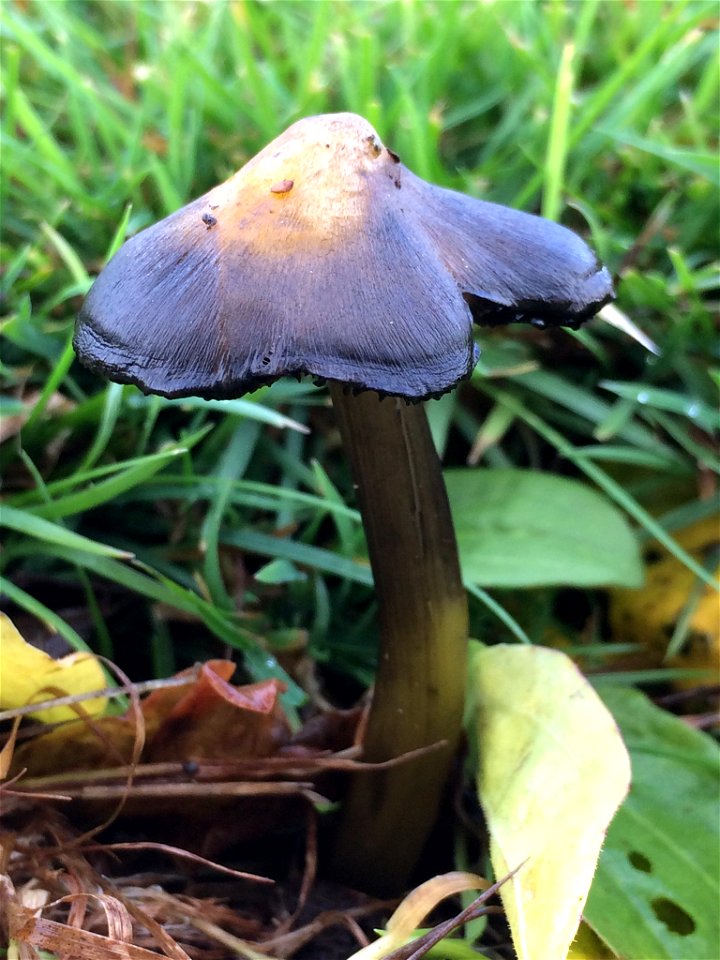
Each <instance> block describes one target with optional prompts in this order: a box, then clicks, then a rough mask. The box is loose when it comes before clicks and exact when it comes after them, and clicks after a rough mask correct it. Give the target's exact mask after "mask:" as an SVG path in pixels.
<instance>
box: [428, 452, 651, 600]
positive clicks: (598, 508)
mask: <svg viewBox="0 0 720 960" xmlns="http://www.w3.org/2000/svg"><path fill="white" fill-rule="evenodd" d="M445 482H446V484H447V489H448V496H449V498H450V506H451V509H452V514H453V519H454V521H455V527H456V532H457V538H458V547H459V550H460V561H461V564H462V571H463V576H464V578H465V579H466V580H467V581H469V582H471V583H476V584H480V585H481V586H485V587H537V586H547V585H549V584H569V585H572V586H586V587H587V586H598V585H605V584H621V585H622V586H626V587H637V586H639V585H640V584H641V583H642V576H643V574H642V564H641V561H640V553H639V549H638V544H637V541H636V539H635V536H634V534H633V533H632V531H631V529H630V527H629V526H628V523H627V521H626V520H625V518H624V517H623V515H622V514H621V513H620V512H619V511H618V510H617V508H616V507H614V506H613V505H612V504H611V503H609V501H608V500H607V499H606V498H605V497H604V496H603V495H602V494H600V493H598V492H597V491H595V490H593V489H592V488H591V487H589V486H587V485H586V484H584V483H581V482H580V481H577V480H569V479H567V478H565V477H557V476H555V475H553V474H549V473H540V472H538V471H533V470H514V469H498V470H467V469H459V470H447V471H446V472H445Z"/></svg>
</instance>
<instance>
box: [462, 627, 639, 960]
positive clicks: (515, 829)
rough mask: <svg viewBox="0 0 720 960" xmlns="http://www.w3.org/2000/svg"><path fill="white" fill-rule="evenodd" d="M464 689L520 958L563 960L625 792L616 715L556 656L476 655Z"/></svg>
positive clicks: (476, 651)
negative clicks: (604, 843) (611, 822)
mask: <svg viewBox="0 0 720 960" xmlns="http://www.w3.org/2000/svg"><path fill="white" fill-rule="evenodd" d="M468 677H469V686H468V707H469V723H468V732H469V736H470V740H471V744H472V745H473V747H474V748H475V752H476V756H477V757H478V760H477V764H476V776H477V789H478V796H479V799H480V804H481V806H482V808H483V811H484V813H485V818H486V820H487V825H488V830H489V833H490V856H491V858H492V863H493V869H494V871H495V876H496V877H501V876H504V875H505V874H507V873H509V872H510V871H516V872H515V873H514V875H513V876H512V877H511V878H510V879H509V880H508V881H507V883H505V884H503V886H502V887H501V889H500V895H501V897H502V901H503V906H504V907H505V912H506V914H507V918H508V923H509V925H510V930H511V932H512V938H513V943H514V945H515V950H516V952H517V956H518V958H519V960H549V958H553V960H564V958H565V957H566V956H567V954H568V950H569V948H570V944H571V942H572V940H573V938H574V936H575V934H576V932H577V929H578V925H579V923H580V919H581V914H582V909H583V905H584V904H585V900H586V897H587V895H588V890H589V888H590V884H591V882H592V878H593V874H594V872H595V866H596V863H597V859H598V855H599V853H600V848H601V846H602V842H603V840H604V837H605V831H606V830H607V827H608V823H609V822H610V820H611V819H612V817H613V814H614V813H615V811H616V810H617V808H618V806H619V805H620V804H621V803H622V801H623V798H624V797H625V796H626V794H627V791H628V788H629V786H630V759H629V757H628V754H627V750H626V749H625V746H624V744H623V742H622V737H621V736H620V732H619V730H618V728H617V725H616V723H615V721H614V719H613V717H612V714H611V713H610V711H609V710H608V709H607V707H606V706H605V705H604V704H603V702H602V700H601V699H600V697H599V696H598V695H597V693H596V692H595V691H594V690H593V688H592V686H591V685H590V683H589V682H588V681H587V680H586V679H585V677H583V675H582V674H581V673H580V671H579V670H578V668H577V667H576V666H575V664H574V663H573V662H572V660H571V659H570V658H569V657H568V656H566V655H565V654H564V653H561V652H560V651H558V650H549V649H547V648H545V647H539V646H524V645H523V646H521V645H512V644H498V645H496V646H492V647H483V646H481V645H480V644H473V648H472V650H471V657H470V669H469V675H468ZM647 956H651V955H650V954H648V955H647Z"/></svg>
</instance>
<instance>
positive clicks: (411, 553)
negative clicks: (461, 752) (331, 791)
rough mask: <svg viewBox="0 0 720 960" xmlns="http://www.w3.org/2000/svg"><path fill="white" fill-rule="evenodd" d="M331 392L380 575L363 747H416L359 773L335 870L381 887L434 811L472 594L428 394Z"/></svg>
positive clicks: (460, 685) (395, 751)
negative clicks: (417, 398) (421, 400)
mask: <svg viewBox="0 0 720 960" xmlns="http://www.w3.org/2000/svg"><path fill="white" fill-rule="evenodd" d="M330 392H331V395H332V399H333V404H334V406H335V409H336V412H337V417H338V421H339V424H340V430H341V432H342V435H343V440H344V442H345V445H346V448H347V451H348V453H349V456H350V461H351V465H352V471H353V475H354V479H355V483H356V485H357V496H358V501H359V504H360V510H361V513H362V517H363V523H364V527H365V534H366V538H367V544H368V552H369V556H370V564H371V566H372V570H373V575H374V578H375V591H376V595H377V599H378V606H379V609H378V621H379V632H380V655H379V663H378V671H377V676H376V681H375V691H374V695H373V700H372V705H371V708H370V713H369V717H368V723H367V730H366V734H365V738H364V741H363V759H364V760H366V761H368V762H382V761H385V760H390V759H392V758H394V757H399V756H401V755H402V754H404V753H407V752H408V751H411V750H417V749H418V748H421V747H427V746H430V745H432V744H437V743H438V742H440V741H442V746H441V747H439V748H437V747H436V748H435V749H433V750H431V751H429V752H428V753H427V754H424V755H423V756H421V757H417V758H414V759H412V760H409V761H404V762H400V763H398V764H395V765H393V766H391V767H388V768H386V769H384V770H376V771H371V772H363V773H359V774H356V775H355V777H354V779H353V780H352V782H351V785H350V789H349V793H348V797H347V800H346V802H345V806H344V808H343V813H342V815H341V821H340V824H339V828H338V835H337V838H336V844H335V848H334V851H333V856H334V863H335V870H336V873H338V874H341V875H342V877H343V879H344V880H345V881H346V882H351V883H354V884H356V885H358V886H362V887H363V889H366V890H372V891H373V892H376V893H378V894H387V893H395V892H397V891H398V890H399V889H400V888H401V887H402V886H403V885H404V883H405V882H406V881H407V879H408V876H409V874H410V872H411V870H412V868H413V867H414V865H415V864H416V862H417V860H418V857H419V855H420V853H421V851H422V847H423V844H424V842H425V840H426V839H427V837H428V834H429V832H430V830H431V828H432V826H433V824H434V822H435V820H436V818H437V814H438V808H439V805H440V801H441V798H442V794H443V790H444V787H445V784H446V782H447V778H448V773H449V770H450V764H451V762H452V758H453V754H454V753H455V750H456V748H457V745H458V739H459V736H460V730H461V725H462V716H463V703H464V687H465V659H466V650H467V635H468V614H467V599H466V596H465V591H464V588H463V584H462V578H461V575H460V564H459V561H458V552H457V543H456V540H455V531H454V527H453V523H452V518H451V515H450V507H449V504H448V499H447V493H446V491H445V483H444V481H443V478H442V472H441V469H440V462H439V460H438V456H437V453H436V451H435V447H434V444H433V441H432V436H431V434H430V428H429V426H428V422H427V417H426V415H425V410H424V409H423V407H422V405H420V404H415V405H412V406H409V405H407V404H406V403H405V402H404V401H403V400H399V399H397V398H391V397H388V398H386V399H382V400H381V399H380V398H379V397H378V394H377V393H373V392H365V393H361V394H359V395H357V396H350V395H348V394H347V393H345V392H343V388H342V386H341V385H340V384H334V383H331V385H330Z"/></svg>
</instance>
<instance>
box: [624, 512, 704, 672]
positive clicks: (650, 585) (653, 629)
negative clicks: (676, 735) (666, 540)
mask: <svg viewBox="0 0 720 960" xmlns="http://www.w3.org/2000/svg"><path fill="white" fill-rule="evenodd" d="M675 539H676V540H677V542H678V543H679V544H680V545H681V546H682V547H684V548H685V549H686V550H687V551H688V553H690V555H691V556H693V557H694V558H695V559H696V560H698V561H699V562H700V563H707V562H708V560H710V559H712V557H713V556H715V557H717V551H718V540H719V539H720V526H719V525H718V518H717V516H713V517H708V518H706V519H705V520H701V521H698V522H697V523H694V524H691V525H690V526H689V527H686V528H685V529H684V530H681V531H680V532H679V533H677V534H676V535H675ZM646 559H647V562H646V578H645V585H644V586H643V587H642V589H640V590H632V589H627V588H624V587H616V588H614V589H613V590H611V591H610V624H611V629H612V635H613V639H614V640H615V641H616V642H618V643H640V644H642V645H643V647H644V648H645V650H646V651H647V653H648V654H649V656H650V662H651V663H657V664H660V663H662V662H665V663H666V664H667V665H668V666H670V667H684V668H695V669H701V670H707V671H708V680H709V682H712V680H713V678H715V677H717V675H718V673H719V672H720V603H718V595H717V591H715V590H713V588H712V587H710V586H709V585H708V584H703V583H701V582H699V581H698V579H697V577H696V576H695V574H694V573H693V572H692V571H691V570H688V569H687V567H686V566H685V565H684V564H682V563H681V562H680V561H679V560H678V559H677V558H676V557H674V556H673V555H672V554H671V553H670V552H669V551H668V550H667V549H666V548H665V547H664V546H662V545H661V544H657V543H653V544H652V547H651V549H650V551H649V552H648V557H647V558H646ZM714 568H715V571H716V576H717V575H718V574H719V573H720V568H718V566H717V563H715V565H714ZM685 617H687V622H686V624H685V629H684V638H682V639H681V645H680V647H679V649H675V650H673V649H671V646H672V645H674V642H673V641H672V640H671V638H673V637H675V634H676V630H677V626H678V623H679V622H680V621H681V620H682V619H683V618H685ZM669 641H670V646H669ZM674 683H675V685H676V686H678V687H680V688H683V687H692V686H695V685H696V684H697V683H698V680H697V678H694V677H693V678H692V679H679V680H676V681H674Z"/></svg>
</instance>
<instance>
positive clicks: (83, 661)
mask: <svg viewBox="0 0 720 960" xmlns="http://www.w3.org/2000/svg"><path fill="white" fill-rule="evenodd" d="M106 686H107V683H106V680H105V675H104V674H103V671H102V667H101V666H100V663H99V661H98V660H97V658H96V657H94V656H93V655H92V654H91V653H71V654H68V656H66V657H62V658H61V659H60V660H53V658H52V657H51V656H49V654H47V653H45V652H44V651H42V650H39V649H38V648H37V647H33V646H32V644H29V643H27V642H26V641H25V640H23V638H22V636H21V635H20V633H19V632H18V630H17V628H16V626H15V624H14V623H13V622H12V620H11V619H10V618H9V617H7V616H6V615H5V614H4V613H0V707H2V708H4V709H12V708H13V707H24V706H26V705H27V704H30V703H39V702H41V701H43V700H51V699H54V698H56V697H64V696H68V695H70V694H77V693H90V692H91V691H93V690H102V689H104V688H105V687H106ZM106 703H107V700H106V698H105V697H98V698H97V699H93V700H83V701H82V703H80V704H78V707H79V708H80V709H82V710H83V711H84V712H85V713H88V714H90V715H91V716H95V715H97V714H99V713H102V712H103V710H104V709H105V704H106ZM31 716H32V717H34V718H35V719H36V720H42V721H43V722H44V723H59V722H61V721H63V720H76V719H77V717H78V712H77V711H76V710H74V709H72V707H50V708H48V709H45V710H37V711H35V712H34V713H32V714H31Z"/></svg>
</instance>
